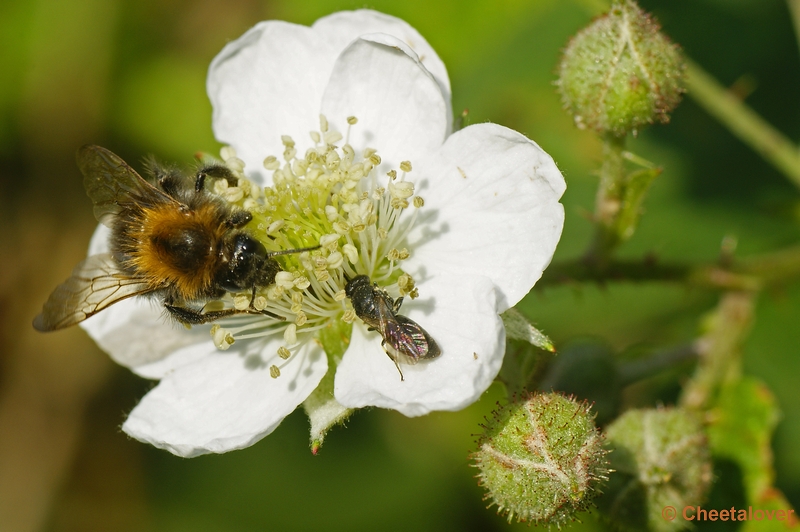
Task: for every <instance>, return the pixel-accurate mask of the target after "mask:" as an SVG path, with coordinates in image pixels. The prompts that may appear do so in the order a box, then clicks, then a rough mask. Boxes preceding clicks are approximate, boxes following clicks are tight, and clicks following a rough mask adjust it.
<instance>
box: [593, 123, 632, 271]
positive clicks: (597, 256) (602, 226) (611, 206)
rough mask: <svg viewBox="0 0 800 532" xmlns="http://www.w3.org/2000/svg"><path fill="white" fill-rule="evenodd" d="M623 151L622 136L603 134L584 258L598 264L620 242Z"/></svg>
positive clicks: (623, 137)
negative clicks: (589, 238)
mask: <svg viewBox="0 0 800 532" xmlns="http://www.w3.org/2000/svg"><path fill="white" fill-rule="evenodd" d="M624 153H625V136H620V137H617V136H614V135H606V136H604V137H603V165H602V166H601V167H600V185H599V186H598V188H597V199H596V201H595V210H594V222H595V235H594V240H593V242H592V245H591V247H590V248H589V252H588V253H587V255H586V260H587V261H588V262H591V263H594V264H596V265H598V266H599V267H601V268H602V267H603V266H604V265H605V264H606V263H607V262H608V261H609V260H610V258H611V253H612V252H613V251H614V249H615V248H616V247H617V246H618V245H619V243H620V242H621V239H620V235H619V233H618V231H617V218H618V217H619V214H620V211H621V208H622V202H623V200H624V195H625V157H624V155H623V154H624Z"/></svg>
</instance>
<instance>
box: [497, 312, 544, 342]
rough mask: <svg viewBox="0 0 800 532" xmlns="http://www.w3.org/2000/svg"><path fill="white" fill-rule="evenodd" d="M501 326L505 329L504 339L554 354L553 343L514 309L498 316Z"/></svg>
mask: <svg viewBox="0 0 800 532" xmlns="http://www.w3.org/2000/svg"><path fill="white" fill-rule="evenodd" d="M500 318H501V319H502V320H503V325H505V327H506V337H507V338H509V339H511V340H522V341H524V342H528V343H529V344H531V345H534V346H536V347H538V348H539V349H544V350H545V351H549V352H550V353H555V352H556V347H555V346H554V345H553V341H552V340H550V338H548V337H547V335H545V334H544V333H543V332H542V331H540V330H539V329H537V328H536V327H534V326H533V325H531V322H530V321H528V318H526V317H525V315H524V314H522V313H521V312H520V311H518V310H517V309H515V308H510V309H508V310H507V311H505V312H503V313H502V314H500Z"/></svg>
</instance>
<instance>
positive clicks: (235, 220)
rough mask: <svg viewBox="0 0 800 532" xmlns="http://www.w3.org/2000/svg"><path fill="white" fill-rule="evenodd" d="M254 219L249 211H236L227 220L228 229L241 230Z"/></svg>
mask: <svg viewBox="0 0 800 532" xmlns="http://www.w3.org/2000/svg"><path fill="white" fill-rule="evenodd" d="M252 219H253V215H252V214H250V213H249V212H248V211H245V210H240V211H234V212H233V214H231V216H230V217H229V218H228V219H227V220H225V225H227V226H228V227H234V228H237V229H238V228H239V227H243V226H245V225H247V223H248V222H249V221H250V220H252Z"/></svg>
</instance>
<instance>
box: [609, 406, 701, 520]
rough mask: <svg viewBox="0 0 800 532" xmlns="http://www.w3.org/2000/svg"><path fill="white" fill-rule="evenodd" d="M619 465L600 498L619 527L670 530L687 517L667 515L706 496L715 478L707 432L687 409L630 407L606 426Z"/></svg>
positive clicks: (613, 462) (614, 466) (614, 462)
mask: <svg viewBox="0 0 800 532" xmlns="http://www.w3.org/2000/svg"><path fill="white" fill-rule="evenodd" d="M606 438H607V439H606V445H607V447H609V448H610V449H612V450H613V452H612V453H611V468H612V469H613V470H614V471H615V473H614V474H613V475H611V479H610V481H609V482H608V485H607V486H606V488H605V490H604V491H605V493H604V494H603V496H602V497H600V498H599V499H598V501H597V504H598V506H599V508H600V511H601V512H603V514H605V516H606V517H607V518H608V519H609V520H610V521H611V522H612V523H613V524H614V525H616V527H617V528H618V529H620V530H630V531H636V532H642V531H654V532H669V531H673V530H681V529H683V528H686V527H687V526H688V525H687V523H688V522H687V521H684V520H683V519H680V518H678V519H674V520H672V521H670V520H669V519H665V518H664V517H663V515H664V514H662V512H664V511H669V510H664V509H665V508H667V507H669V506H671V507H672V508H674V509H676V510H677V511H678V512H680V511H681V510H682V509H683V508H684V507H685V506H687V505H695V506H696V505H698V504H700V503H702V502H703V499H704V498H705V496H706V493H707V491H708V488H709V486H710V484H711V480H712V474H711V460H710V459H709V451H708V444H707V441H706V436H705V434H704V432H703V429H702V427H701V426H700V423H699V421H698V420H697V418H696V417H695V416H693V415H692V414H691V413H689V412H688V411H686V410H683V409H678V408H674V409H652V410H630V411H628V412H626V413H625V414H623V415H622V416H620V417H619V418H617V420H616V421H614V423H612V424H611V425H609V426H608V429H607V430H606Z"/></svg>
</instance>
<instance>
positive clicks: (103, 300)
mask: <svg viewBox="0 0 800 532" xmlns="http://www.w3.org/2000/svg"><path fill="white" fill-rule="evenodd" d="M156 289H157V288H154V287H152V286H151V285H149V284H148V283H147V282H145V281H144V280H143V279H139V278H135V277H131V276H130V275H128V274H126V273H124V272H122V271H121V270H120V269H119V267H118V266H117V263H116V262H115V261H114V259H113V257H112V256H111V254H110V253H103V254H101V255H92V256H91V257H89V258H87V259H86V260H84V261H83V262H81V263H80V264H78V265H77V266H76V267H75V269H74V270H73V271H72V276H71V277H70V278H69V279H67V280H66V281H64V282H63V283H61V284H60V285H58V287H56V289H55V290H53V293H52V294H50V297H49V298H47V301H46V302H45V304H44V307H43V308H42V313H41V314H39V315H38V316H36V318H34V320H33V326H34V328H36V329H37V330H39V331H42V332H47V331H55V330H58V329H63V328H65V327H69V326H70V325H75V324H76V323H80V322H82V321H83V320H85V319H86V318H88V317H90V316H92V315H94V314H97V313H98V312H100V311H101V310H103V309H104V308H106V307H108V306H109V305H113V304H114V303H116V302H117V301H122V300H123V299H127V298H129V297H131V296H135V295H138V294H146V293H148V292H152V291H153V290H156Z"/></svg>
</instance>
